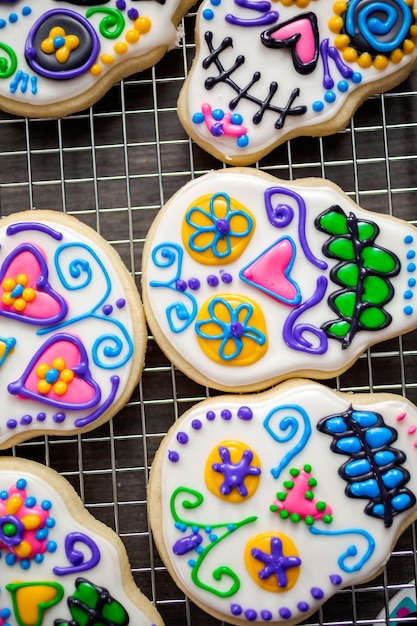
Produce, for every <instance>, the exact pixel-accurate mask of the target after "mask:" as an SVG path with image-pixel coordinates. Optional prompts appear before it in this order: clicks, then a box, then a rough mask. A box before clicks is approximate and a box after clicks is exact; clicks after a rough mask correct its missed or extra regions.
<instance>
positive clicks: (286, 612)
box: [278, 606, 291, 619]
mask: <svg viewBox="0 0 417 626" xmlns="http://www.w3.org/2000/svg"><path fill="white" fill-rule="evenodd" d="M278 613H279V616H280V617H282V619H290V617H291V611H290V609H288V608H287V607H286V606H283V607H282V608H281V609H280V610H279V611H278Z"/></svg>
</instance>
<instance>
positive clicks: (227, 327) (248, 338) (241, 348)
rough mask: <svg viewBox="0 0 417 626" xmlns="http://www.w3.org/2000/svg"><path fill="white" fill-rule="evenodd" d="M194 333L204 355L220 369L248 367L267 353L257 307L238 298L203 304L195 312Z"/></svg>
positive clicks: (262, 320)
mask: <svg viewBox="0 0 417 626" xmlns="http://www.w3.org/2000/svg"><path fill="white" fill-rule="evenodd" d="M195 331H196V334H197V340H198V343H199V345H200V348H201V349H202V350H203V352H204V354H205V355H206V356H207V357H208V358H209V359H211V360H212V361H215V362H216V363H221V364H222V365H235V366H244V365H252V363H256V361H259V359H261V358H262V357H263V356H264V354H265V353H266V351H267V349H268V339H267V331H266V323H265V318H264V315H263V313H262V311H261V308H260V306H259V305H258V304H257V303H256V302H254V301H253V300H251V299H250V298H246V297H244V296H240V295H238V294H219V295H218V296H216V297H214V298H210V299H209V300H207V301H206V302H205V303H204V304H203V305H202V307H201V309H200V311H199V312H198V315H197V321H196V324H195Z"/></svg>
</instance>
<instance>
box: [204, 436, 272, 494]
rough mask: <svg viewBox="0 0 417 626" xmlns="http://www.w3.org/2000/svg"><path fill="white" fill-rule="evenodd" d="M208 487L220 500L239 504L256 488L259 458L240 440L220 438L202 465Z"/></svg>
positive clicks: (258, 474) (259, 474)
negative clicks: (222, 439) (221, 439)
mask: <svg viewBox="0 0 417 626" xmlns="http://www.w3.org/2000/svg"><path fill="white" fill-rule="evenodd" d="M204 475H205V481H206V485H207V487H208V489H210V491H211V492H212V493H214V495H215V496H217V497H218V498H220V499H221V500H226V501H227V502H232V503H234V504H239V503H240V502H244V501H245V500H248V499H249V498H250V497H251V496H253V494H254V493H255V491H256V490H257V488H258V485H259V481H260V478H261V462H260V459H259V457H258V455H257V454H256V452H255V451H254V450H253V449H252V448H251V447H250V446H248V445H247V444H246V443H242V442H241V441H222V442H220V443H219V444H218V445H217V446H216V447H215V448H213V450H212V451H211V452H210V454H209V456H208V458H207V461H206V467H205V472H204Z"/></svg>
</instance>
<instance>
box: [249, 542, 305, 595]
mask: <svg viewBox="0 0 417 626" xmlns="http://www.w3.org/2000/svg"><path fill="white" fill-rule="evenodd" d="M245 565H246V567H247V569H248V572H249V574H250V575H251V576H252V578H253V580H254V581H255V582H256V584H257V585H259V586H260V587H262V588H263V589H265V590H266V591H271V592H281V591H282V592H283V591H288V590H289V589H291V588H292V587H294V585H295V583H296V582H297V579H298V576H299V574H300V566H301V559H300V557H299V556H298V552H297V548H296V547H295V545H294V542H293V541H291V539H290V538H289V537H287V536H286V535H284V534H282V533H273V532H271V533H262V534H260V535H256V536H255V537H252V538H251V539H250V540H249V541H248V543H247V544H246V547H245Z"/></svg>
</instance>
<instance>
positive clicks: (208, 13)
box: [203, 9, 214, 21]
mask: <svg viewBox="0 0 417 626" xmlns="http://www.w3.org/2000/svg"><path fill="white" fill-rule="evenodd" d="M203 17H204V19H205V20H208V21H210V20H212V19H213V17H214V11H212V10H211V9H204V11H203Z"/></svg>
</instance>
